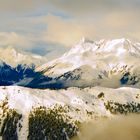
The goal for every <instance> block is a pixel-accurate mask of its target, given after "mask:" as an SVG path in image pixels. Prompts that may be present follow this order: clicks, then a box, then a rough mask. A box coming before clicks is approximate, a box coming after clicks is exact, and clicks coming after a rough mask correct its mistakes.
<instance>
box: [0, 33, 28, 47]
mask: <svg viewBox="0 0 140 140" xmlns="http://www.w3.org/2000/svg"><path fill="white" fill-rule="evenodd" d="M0 46H2V47H3V46H16V47H17V46H20V47H29V46H31V41H30V39H29V38H28V37H25V36H22V35H19V34H17V33H15V32H0Z"/></svg>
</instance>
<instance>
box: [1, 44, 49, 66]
mask: <svg viewBox="0 0 140 140" xmlns="http://www.w3.org/2000/svg"><path fill="white" fill-rule="evenodd" d="M0 60H2V61H4V62H5V63H7V64H9V65H11V66H16V65H18V64H27V65H32V64H35V65H41V64H42V63H45V62H46V61H47V59H46V58H45V57H42V56H39V55H36V54H32V53H29V52H25V51H22V50H19V49H16V48H14V47H12V46H8V47H5V48H0Z"/></svg>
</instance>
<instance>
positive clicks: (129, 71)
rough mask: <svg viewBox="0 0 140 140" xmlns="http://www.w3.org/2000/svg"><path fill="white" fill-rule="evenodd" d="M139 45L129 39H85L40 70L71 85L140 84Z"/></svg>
mask: <svg viewBox="0 0 140 140" xmlns="http://www.w3.org/2000/svg"><path fill="white" fill-rule="evenodd" d="M139 62H140V45H139V43H132V42H131V41H130V40H128V39H124V38H122V39H115V40H100V41H98V42H93V41H90V40H87V39H82V40H81V41H80V42H79V43H78V44H77V45H75V46H74V47H72V49H71V50H70V51H69V52H67V53H65V54H64V55H63V56H62V57H60V58H58V59H56V60H53V61H51V62H49V63H47V64H44V65H43V66H41V67H39V68H38V69H37V70H38V71H41V72H43V73H44V74H45V75H47V76H51V77H54V78H55V79H56V80H57V81H60V82H62V83H64V85H65V86H66V87H69V86H81V87H86V86H105V87H112V88H116V87H120V86H122V85H125V86H134V87H137V88H140V83H139V79H140V71H139V69H140V63H139Z"/></svg>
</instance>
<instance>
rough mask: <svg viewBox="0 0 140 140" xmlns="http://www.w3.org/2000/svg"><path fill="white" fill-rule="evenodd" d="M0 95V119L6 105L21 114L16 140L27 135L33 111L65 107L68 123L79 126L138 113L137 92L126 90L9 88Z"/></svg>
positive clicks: (22, 139)
mask: <svg viewBox="0 0 140 140" xmlns="http://www.w3.org/2000/svg"><path fill="white" fill-rule="evenodd" d="M0 93H1V95H0V102H1V104H2V102H3V101H5V102H4V104H2V105H1V111H0V112H1V113H0V115H1V116H3V114H2V113H3V108H2V107H3V106H6V105H5V104H7V105H8V107H9V108H11V109H15V110H16V112H18V113H19V114H22V115H21V116H22V118H20V121H19V122H18V123H20V125H19V126H22V127H20V129H19V127H17V132H18V138H19V140H26V139H27V137H28V134H29V133H28V131H29V130H28V129H29V124H28V122H29V114H30V112H31V111H32V110H33V108H36V107H41V106H44V107H49V108H51V107H52V106H55V105H56V104H57V105H61V106H63V107H64V106H67V107H68V108H69V111H68V112H66V115H68V116H70V118H71V120H73V121H78V122H81V123H82V122H85V121H89V120H91V119H93V118H97V117H104V116H106V117H113V116H114V115H115V114H118V113H120V114H122V113H124V114H126V113H133V112H134V113H139V112H140V106H139V105H140V89H134V88H128V87H127V88H125V87H124V88H119V89H109V88H102V87H94V88H85V89H80V88H69V89H67V90H49V89H46V90H38V89H28V88H23V87H18V86H11V87H1V88H0ZM116 103H117V104H116ZM113 106H114V108H113ZM115 106H116V110H115ZM109 107H111V108H109ZM113 109H114V110H113ZM2 118H3V117H1V121H2ZM2 124H3V123H1V125H2ZM1 127H2V126H1ZM7 127H8V126H7ZM7 127H6V128H5V131H6V130H7Z"/></svg>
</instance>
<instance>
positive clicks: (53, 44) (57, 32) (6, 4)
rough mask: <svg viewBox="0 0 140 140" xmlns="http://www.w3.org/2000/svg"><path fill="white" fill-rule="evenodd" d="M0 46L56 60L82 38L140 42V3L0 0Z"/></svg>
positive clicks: (125, 0)
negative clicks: (120, 39) (11, 47)
mask: <svg viewBox="0 0 140 140" xmlns="http://www.w3.org/2000/svg"><path fill="white" fill-rule="evenodd" d="M0 19H1V20H0V47H6V46H13V47H16V48H20V49H23V50H26V51H30V52H33V53H37V54H40V55H46V56H47V57H48V59H50V58H55V57H57V56H59V55H61V54H63V53H64V52H65V51H67V50H68V49H70V47H72V46H73V45H74V44H75V43H77V42H79V40H80V39H81V38H82V37H86V38H89V39H92V40H100V39H114V38H128V39H130V40H134V41H138V42H140V26H139V24H140V0H0Z"/></svg>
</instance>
